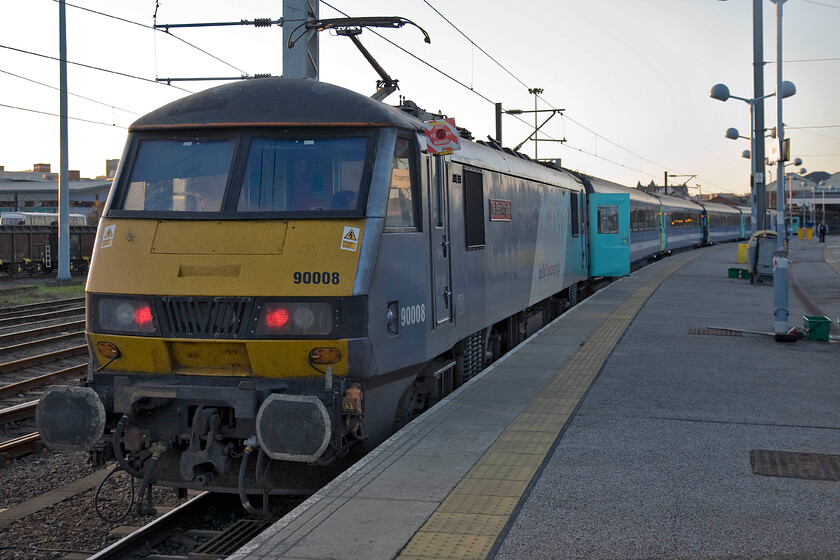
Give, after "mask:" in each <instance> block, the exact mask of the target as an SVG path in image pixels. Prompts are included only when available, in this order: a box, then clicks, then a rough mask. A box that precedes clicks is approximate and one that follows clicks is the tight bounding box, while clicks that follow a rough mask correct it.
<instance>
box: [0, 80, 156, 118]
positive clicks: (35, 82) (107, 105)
mask: <svg viewBox="0 0 840 560" xmlns="http://www.w3.org/2000/svg"><path fill="white" fill-rule="evenodd" d="M0 72H2V73H3V74H7V75H9V76H14V77H15V78H20V79H21V80H25V81H27V82H32V83H33V84H38V85H40V86H44V87H47V88H50V89H54V90H56V91H60V88H57V87H55V86H51V85H50V84H45V83H44V82H39V81H38V80H33V79H32V78H27V77H26V76H21V75H19V74H15V73H13V72H8V71H6V70H0ZM67 95H72V96H73V97H78V98H79V99H84V100H86V101H90V102H91V103H96V104H98V105H103V106H105V107H110V108H111V109H116V110H117V111H122V112H124V113H131V114H132V115H138V116H139V115H142V113H138V112H136V111H131V110H129V109H122V108H120V107H117V106H116V105H112V104H110V103H106V102H104V101H97V100H96V99H92V98H90V97H85V96H84V95H79V94H77V93H71V92H69V91H68V92H67Z"/></svg>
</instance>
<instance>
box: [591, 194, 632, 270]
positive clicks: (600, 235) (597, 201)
mask: <svg viewBox="0 0 840 560" xmlns="http://www.w3.org/2000/svg"><path fill="white" fill-rule="evenodd" d="M589 228H590V231H589V244H590V256H589V268H590V273H591V274H592V276H626V275H628V274H630V195H627V194H623V193H622V194H612V193H610V194H604V193H592V194H591V195H590V196H589Z"/></svg>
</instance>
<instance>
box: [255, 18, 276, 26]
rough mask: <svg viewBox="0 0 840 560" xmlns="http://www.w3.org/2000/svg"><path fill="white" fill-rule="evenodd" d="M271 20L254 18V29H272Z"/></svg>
mask: <svg viewBox="0 0 840 560" xmlns="http://www.w3.org/2000/svg"><path fill="white" fill-rule="evenodd" d="M272 23H273V22H272V21H271V18H254V27H271V24H272Z"/></svg>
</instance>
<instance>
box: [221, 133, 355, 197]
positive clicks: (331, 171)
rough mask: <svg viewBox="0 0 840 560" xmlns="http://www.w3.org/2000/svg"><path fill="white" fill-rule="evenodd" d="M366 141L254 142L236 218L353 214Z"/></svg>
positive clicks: (275, 139)
mask: <svg viewBox="0 0 840 560" xmlns="http://www.w3.org/2000/svg"><path fill="white" fill-rule="evenodd" d="M366 153H367V138H364V137H350V138H341V137H323V136H316V137H270V138H254V139H253V140H252V141H251V147H250V150H249V153H248V163H247V165H246V167H245V175H244V177H243V180H242V190H241V192H240V196H239V203H238V205H237V208H236V209H237V210H238V211H240V212H271V211H281V212H282V211H306V210H355V209H357V208H358V207H359V202H360V200H359V199H360V197H359V191H360V189H361V184H362V176H363V174H364V169H365V160H366Z"/></svg>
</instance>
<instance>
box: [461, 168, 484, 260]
mask: <svg viewBox="0 0 840 560" xmlns="http://www.w3.org/2000/svg"><path fill="white" fill-rule="evenodd" d="M484 206H485V204H484V182H483V180H482V176H481V173H476V172H475V171H470V170H468V169H465V170H464V222H465V229H466V232H467V249H481V248H483V247H484Z"/></svg>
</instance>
